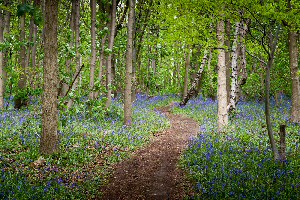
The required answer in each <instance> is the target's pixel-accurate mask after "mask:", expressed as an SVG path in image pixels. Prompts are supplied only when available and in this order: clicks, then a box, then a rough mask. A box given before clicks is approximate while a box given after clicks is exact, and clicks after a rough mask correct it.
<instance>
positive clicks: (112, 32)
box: [106, 0, 117, 108]
mask: <svg viewBox="0 0 300 200" xmlns="http://www.w3.org/2000/svg"><path fill="white" fill-rule="evenodd" d="M111 9H112V10H111V23H110V33H109V42H108V49H110V51H111V52H110V54H109V55H108V56H107V70H106V73H107V74H106V84H107V86H106V87H107V96H106V98H107V100H106V108H108V107H110V105H111V95H112V70H111V69H112V53H113V47H114V40H115V38H114V36H115V29H116V12H117V11H116V10H117V3H116V0H112V7H111Z"/></svg>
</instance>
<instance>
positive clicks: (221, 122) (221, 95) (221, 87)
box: [217, 21, 228, 132]
mask: <svg viewBox="0 0 300 200" xmlns="http://www.w3.org/2000/svg"><path fill="white" fill-rule="evenodd" d="M224 32H225V30H224V21H219V22H218V24H217V39H218V46H219V55H218V131H219V132H223V131H224V130H225V127H226V126H227V125H228V113H227V104H228V103H227V87H226V85H227V81H226V63H225V50H224Z"/></svg>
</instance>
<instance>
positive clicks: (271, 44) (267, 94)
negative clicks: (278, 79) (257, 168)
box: [265, 26, 279, 160]
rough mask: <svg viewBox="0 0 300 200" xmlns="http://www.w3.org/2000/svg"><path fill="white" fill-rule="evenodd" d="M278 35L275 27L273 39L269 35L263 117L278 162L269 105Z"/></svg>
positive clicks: (271, 35)
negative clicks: (264, 116)
mask: <svg viewBox="0 0 300 200" xmlns="http://www.w3.org/2000/svg"><path fill="white" fill-rule="evenodd" d="M278 34H279V26H278V27H277V33H276V36H275V38H274V36H273V34H272V32H270V33H269V47H270V52H269V54H268V63H267V66H266V85H265V115H266V124H267V131H268V136H269V140H270V144H271V148H272V152H273V155H274V160H279V153H278V149H277V147H276V143H275V140H274V134H273V129H272V123H271V116H270V115H271V111H270V110H271V105H270V82H271V80H270V79H271V78H270V77H271V75H270V74H271V68H272V66H273V62H274V55H275V50H276V47H277V42H278Z"/></svg>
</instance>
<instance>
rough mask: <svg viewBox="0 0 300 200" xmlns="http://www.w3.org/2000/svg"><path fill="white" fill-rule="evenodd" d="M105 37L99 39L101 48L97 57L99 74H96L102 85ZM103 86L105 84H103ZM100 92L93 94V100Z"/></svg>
mask: <svg viewBox="0 0 300 200" xmlns="http://www.w3.org/2000/svg"><path fill="white" fill-rule="evenodd" d="M106 38H107V35H106V34H105V35H104V36H103V38H102V39H101V48H100V56H99V73H98V80H99V82H100V83H101V84H102V82H103V80H104V79H103V74H104V73H103V68H104V67H105V66H104V64H105V63H106V61H105V58H104V48H105V41H106ZM103 85H105V83H104V84H103ZM100 92H101V91H97V92H96V94H95V98H97V97H99V95H100Z"/></svg>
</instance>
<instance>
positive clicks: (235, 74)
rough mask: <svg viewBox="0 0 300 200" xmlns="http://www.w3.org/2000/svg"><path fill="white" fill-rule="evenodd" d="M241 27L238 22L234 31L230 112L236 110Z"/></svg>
mask: <svg viewBox="0 0 300 200" xmlns="http://www.w3.org/2000/svg"><path fill="white" fill-rule="evenodd" d="M239 27H240V23H239V22H237V23H236V26H235V32H234V41H233V44H232V60H231V73H232V74H231V78H232V80H231V91H230V101H229V104H228V112H229V113H232V112H234V111H235V107H236V102H237V99H236V98H237V97H236V96H237V95H236V92H237V87H238V69H237V59H238V58H237V41H238V36H239Z"/></svg>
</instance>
